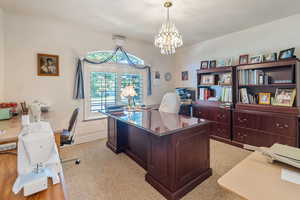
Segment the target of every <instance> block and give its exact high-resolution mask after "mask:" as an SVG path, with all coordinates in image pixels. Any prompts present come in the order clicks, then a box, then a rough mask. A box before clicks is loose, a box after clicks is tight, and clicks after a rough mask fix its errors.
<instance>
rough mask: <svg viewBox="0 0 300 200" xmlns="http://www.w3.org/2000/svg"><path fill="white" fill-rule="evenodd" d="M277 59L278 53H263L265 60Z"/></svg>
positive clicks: (272, 60)
mask: <svg viewBox="0 0 300 200" xmlns="http://www.w3.org/2000/svg"><path fill="white" fill-rule="evenodd" d="M276 60H277V53H269V54H264V55H263V62H274V61H276Z"/></svg>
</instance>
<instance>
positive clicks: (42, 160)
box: [13, 122, 62, 196]
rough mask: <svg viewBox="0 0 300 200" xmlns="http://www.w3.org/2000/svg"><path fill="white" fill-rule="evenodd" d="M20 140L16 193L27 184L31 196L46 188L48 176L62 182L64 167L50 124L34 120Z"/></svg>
mask: <svg viewBox="0 0 300 200" xmlns="http://www.w3.org/2000/svg"><path fill="white" fill-rule="evenodd" d="M18 140H19V142H18V159H17V164H18V166H17V168H18V177H17V179H16V182H15V184H14V186H13V192H14V193H15V194H16V193H18V192H19V191H20V190H21V189H22V188H23V189H24V196H29V195H31V194H34V193H37V192H40V191H42V190H45V189H47V188H48V177H49V178H51V179H52V182H53V184H57V183H59V182H60V179H59V176H58V174H59V173H61V172H62V167H61V164H60V159H59V155H58V151H57V147H56V145H55V139H54V135H53V131H52V129H51V126H50V124H49V123H48V122H34V123H31V124H29V125H28V126H25V127H23V129H22V131H21V134H20V135H19V137H18Z"/></svg>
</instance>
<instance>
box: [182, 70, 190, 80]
mask: <svg viewBox="0 0 300 200" xmlns="http://www.w3.org/2000/svg"><path fill="white" fill-rule="evenodd" d="M181 80H182V81H187V80H189V71H184V72H181Z"/></svg>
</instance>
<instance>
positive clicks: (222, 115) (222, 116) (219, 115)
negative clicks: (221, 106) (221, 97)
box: [217, 114, 225, 119]
mask: <svg viewBox="0 0 300 200" xmlns="http://www.w3.org/2000/svg"><path fill="white" fill-rule="evenodd" d="M217 117H218V118H219V119H224V118H225V115H224V114H218V115H217Z"/></svg>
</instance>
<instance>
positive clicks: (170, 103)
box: [159, 92, 180, 114]
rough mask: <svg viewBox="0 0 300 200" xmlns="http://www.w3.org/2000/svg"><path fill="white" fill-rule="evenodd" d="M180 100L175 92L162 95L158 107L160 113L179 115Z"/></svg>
mask: <svg viewBox="0 0 300 200" xmlns="http://www.w3.org/2000/svg"><path fill="white" fill-rule="evenodd" d="M179 109H180V98H179V96H178V95H177V94H176V93H175V92H168V93H166V94H165V95H164V97H163V99H162V101H161V104H160V106H159V111H160V112H166V113H177V114H178V113H179Z"/></svg>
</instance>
